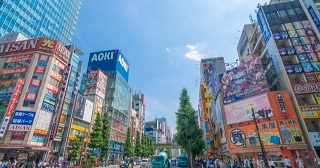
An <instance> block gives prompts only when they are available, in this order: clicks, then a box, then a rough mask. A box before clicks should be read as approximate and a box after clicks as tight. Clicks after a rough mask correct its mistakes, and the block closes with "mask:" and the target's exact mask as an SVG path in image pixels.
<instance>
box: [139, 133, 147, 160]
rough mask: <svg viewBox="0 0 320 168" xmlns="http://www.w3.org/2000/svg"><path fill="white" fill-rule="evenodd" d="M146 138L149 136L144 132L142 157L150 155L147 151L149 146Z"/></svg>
mask: <svg viewBox="0 0 320 168" xmlns="http://www.w3.org/2000/svg"><path fill="white" fill-rule="evenodd" d="M146 138H147V136H146V135H145V134H142V137H141V146H142V150H141V156H142V157H146V156H148V151H147V150H148V146H147V142H146Z"/></svg>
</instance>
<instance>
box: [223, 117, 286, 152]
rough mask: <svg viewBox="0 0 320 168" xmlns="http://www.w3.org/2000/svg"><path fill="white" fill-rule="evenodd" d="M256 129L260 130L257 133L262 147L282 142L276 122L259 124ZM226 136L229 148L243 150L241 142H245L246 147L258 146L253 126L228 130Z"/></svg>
mask: <svg viewBox="0 0 320 168" xmlns="http://www.w3.org/2000/svg"><path fill="white" fill-rule="evenodd" d="M258 127H259V128H260V130H259V132H260V137H261V140H263V145H265V146H269V145H281V143H282V141H281V138H280V133H279V129H278V127H277V123H276V121H270V122H265V123H259V124H258ZM228 134H229V138H230V141H229V145H230V148H243V146H242V142H243V141H246V144H247V146H248V147H258V146H260V143H259V139H258V138H257V134H256V128H255V126H254V125H247V126H240V127H237V128H228Z"/></svg>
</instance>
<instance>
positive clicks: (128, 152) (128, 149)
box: [123, 127, 134, 157]
mask: <svg viewBox="0 0 320 168" xmlns="http://www.w3.org/2000/svg"><path fill="white" fill-rule="evenodd" d="M123 150H124V156H127V157H131V156H133V155H134V153H133V145H132V142H131V129H130V127H128V130H127V137H126V143H125V144H124V149H123Z"/></svg>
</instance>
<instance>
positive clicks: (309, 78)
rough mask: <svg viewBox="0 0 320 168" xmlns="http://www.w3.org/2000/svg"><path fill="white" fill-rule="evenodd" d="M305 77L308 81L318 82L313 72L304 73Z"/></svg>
mask: <svg viewBox="0 0 320 168" xmlns="http://www.w3.org/2000/svg"><path fill="white" fill-rule="evenodd" d="M306 77H307V80H308V82H311V83H316V82H318V79H317V78H316V75H315V74H314V73H306Z"/></svg>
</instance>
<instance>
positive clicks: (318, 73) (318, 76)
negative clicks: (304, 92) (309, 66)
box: [314, 72, 320, 81]
mask: <svg viewBox="0 0 320 168" xmlns="http://www.w3.org/2000/svg"><path fill="white" fill-rule="evenodd" d="M314 74H316V77H317V79H318V81H320V72H315V73H314Z"/></svg>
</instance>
